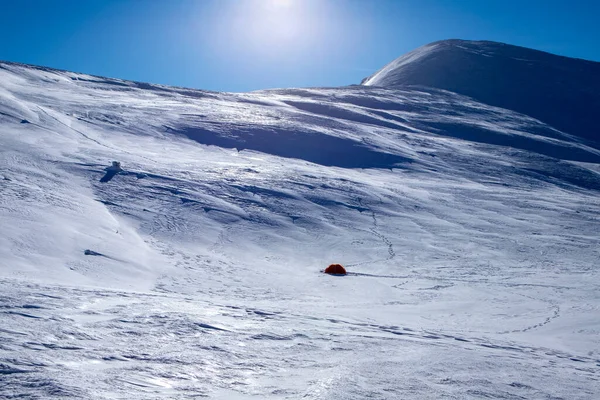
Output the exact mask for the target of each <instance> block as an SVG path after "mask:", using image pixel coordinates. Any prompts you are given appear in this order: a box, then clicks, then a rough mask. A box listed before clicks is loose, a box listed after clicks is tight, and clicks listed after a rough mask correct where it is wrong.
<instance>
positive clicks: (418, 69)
mask: <svg viewBox="0 0 600 400" xmlns="http://www.w3.org/2000/svg"><path fill="white" fill-rule="evenodd" d="M363 84H365V85H370V86H383V87H387V88H401V87H404V86H409V85H424V86H428V87H433V88H439V89H445V90H449V91H452V92H455V93H459V94H463V95H465V96H470V97H473V98H474V99H477V100H478V101H481V102H483V103H486V104H491V105H494V106H498V107H503V108H507V109H510V110H514V111H517V112H520V113H523V114H527V115H530V116H532V117H534V118H537V119H539V120H541V121H544V122H545V123H547V124H549V125H551V126H553V127H554V128H557V129H559V130H562V131H563V132H567V133H570V134H572V135H576V136H578V137H580V138H583V139H584V140H587V141H589V142H590V144H591V145H592V146H594V147H595V148H596V149H600V134H599V133H598V121H597V114H598V110H600V63H599V62H594V61H587V60H580V59H575V58H568V57H561V56H557V55H554V54H550V53H545V52H542V51H537V50H532V49H528V48H524V47H518V46H511V45H507V44H504V43H495V42H487V41H468V40H444V41H440V42H435V43H431V44H428V45H426V46H423V47H420V48H418V49H416V50H414V51H412V52H410V53H408V54H406V55H403V56H402V57H399V58H398V59H396V60H394V61H393V62H391V63H390V64H388V65H386V66H385V67H384V68H382V69H381V70H380V71H378V72H377V73H375V74H374V75H373V76H370V77H368V78H366V79H364V80H363Z"/></svg>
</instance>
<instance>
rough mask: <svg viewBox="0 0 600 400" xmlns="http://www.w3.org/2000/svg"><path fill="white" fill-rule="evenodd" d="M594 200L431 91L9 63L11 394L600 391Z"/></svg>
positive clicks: (585, 147) (7, 335)
mask: <svg viewBox="0 0 600 400" xmlns="http://www.w3.org/2000/svg"><path fill="white" fill-rule="evenodd" d="M112 161H118V162H120V163H121V167H122V168H123V171H122V172H120V173H118V174H116V175H114V176H113V177H112V179H110V180H108V181H106V180H107V179H108V178H105V179H103V180H105V182H101V180H102V178H103V177H104V176H105V173H106V171H105V168H106V167H109V166H110V165H111V162H112ZM599 192H600V151H598V150H597V149H595V148H594V147H593V146H590V145H589V143H588V142H586V141H584V140H582V139H581V138H579V137H577V136H574V135H573V134H571V133H567V132H562V131H559V130H557V129H556V128H555V127H552V126H550V125H547V124H545V123H543V122H540V120H538V119H534V118H532V117H530V116H527V115H524V114H519V113H517V112H516V111H511V110H507V109H503V108H498V107H495V106H492V105H489V104H485V103H482V102H478V101H476V100H473V99H472V98H469V97H465V96H463V95H461V94H457V93H452V92H449V91H446V90H442V89H437V88H427V87H412V88H411V87H402V88H391V89H390V88H385V87H367V86H353V87H346V88H314V89H285V90H269V91H259V92H253V93H244V94H232V93H216V92H206V91H198V90H189V89H183V88H172V87H165V86H160V85H150V84H144V83H137V82H128V81H122V80H115V79H108V78H99V77H94V76H89V75H83V74H76V73H71V72H65V71H57V70H52V69H47V68H40V67H32V66H26V65H20V64H14V63H0V288H1V289H0V290H1V292H0V293H1V294H0V378H1V379H0V395H1V396H2V397H6V398H11V397H18V396H21V397H25V398H28V397H29V398H85V399H108V398H111V399H113V398H128V399H131V398H139V399H154V398H165V399H166V398H169V399H171V398H193V397H198V396H200V397H202V396H207V397H210V398H223V399H230V398H299V397H303V398H313V399H336V398H339V399H342V398H343V399H349V398H351V399H362V398H367V397H370V398H381V399H386V398H415V399H418V398H424V399H426V398H427V399H428V398H481V397H486V396H487V397H497V398H552V397H554V398H561V397H562V398H580V399H591V398H594V394H595V393H597V392H598V391H599V390H600V385H599V384H598V380H597V379H598V373H599V372H600V362H599V355H598V354H599V352H600V340H599V339H598V331H599V330H600V324H599V323H598V320H597V313H598V309H599V307H600V299H599V297H598V293H600V292H599V291H598V284H597V282H598V271H597V269H596V268H595V266H596V264H597V260H598V256H599V255H600V253H599V252H598V249H599V248H600V246H599V245H600V239H599V238H598V235H597V232H598V231H599V228H600V223H599V221H598V215H599V211H600V204H599V203H598V200H597V198H598V194H599ZM332 262H341V263H343V264H344V265H346V267H347V268H348V270H349V271H350V272H351V274H350V275H349V276H346V277H343V278H340V277H331V276H326V275H324V274H322V273H320V270H321V269H323V268H324V267H326V266H327V265H328V264H329V263H332Z"/></svg>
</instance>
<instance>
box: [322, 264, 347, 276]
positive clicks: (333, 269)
mask: <svg viewBox="0 0 600 400" xmlns="http://www.w3.org/2000/svg"><path fill="white" fill-rule="evenodd" d="M323 272H325V273H326V274H331V275H346V273H347V272H346V268H344V266H343V265H342V264H331V265H330V266H329V267H327V268H325V271H323Z"/></svg>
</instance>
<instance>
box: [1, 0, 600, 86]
mask: <svg viewBox="0 0 600 400" xmlns="http://www.w3.org/2000/svg"><path fill="white" fill-rule="evenodd" d="M523 3H524V4H521V2H519V1H515V0H504V1H498V0H489V1H485V2H483V1H479V0H462V1H444V0H420V1H417V0H404V1H396V0H378V1H366V0H171V1H168V2H167V1H152V0H102V1H101V0H86V1H84V2H82V1H75V0H45V1H43V0H21V1H19V2H13V1H9V0H0V7H2V13H0V33H1V34H2V37H3V38H4V40H3V41H1V42H0V59H2V60H6V61H14V62H21V63H27V64H34V65H40V66H47V67H52V68H58V69H64V70H69V71H74V72H82V73H88V74H93V75H101V76H107V77H113V78H121V79H127V80H134V81H143V82H151V83H159V84H165V85H173V86H182V87H190V88H197V89H207V90H218V91H249V90H257V89H267V88H280V87H307V86H312V87H314V86H343V85H348V84H357V83H359V82H360V81H361V80H362V79H363V78H364V77H366V76H368V75H371V74H373V73H374V72H376V71H377V70H379V69H380V68H381V67H383V66H384V65H385V64H387V63H388V62H390V61H392V60H394V59H395V58H397V57H398V56H401V55H402V54H405V53H407V52H408V51H411V50H413V49H415V48H417V47H419V46H422V45H424V44H427V43H430V42H434V41H438V40H443V39H454V38H459V39H472V40H492V41H498V42H504V43H509V44H514V45H518V46H523V47H530V48H534V49H537V50H542V51H546V52H550V53H554V54H558V55H563V56H568V57H576V58H582V59H587V60H592V61H600V47H599V46H597V41H598V39H599V38H600V24H597V21H596V16H597V15H600V2H591V1H584V0H573V1H569V2H565V1H558V0H548V1H539V0H528V1H527V2H523Z"/></svg>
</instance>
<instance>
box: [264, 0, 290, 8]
mask: <svg viewBox="0 0 600 400" xmlns="http://www.w3.org/2000/svg"><path fill="white" fill-rule="evenodd" d="M269 1H270V2H271V5H272V6H274V7H281V8H287V7H291V6H292V3H293V2H294V0H269Z"/></svg>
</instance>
